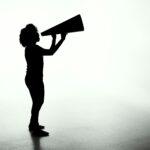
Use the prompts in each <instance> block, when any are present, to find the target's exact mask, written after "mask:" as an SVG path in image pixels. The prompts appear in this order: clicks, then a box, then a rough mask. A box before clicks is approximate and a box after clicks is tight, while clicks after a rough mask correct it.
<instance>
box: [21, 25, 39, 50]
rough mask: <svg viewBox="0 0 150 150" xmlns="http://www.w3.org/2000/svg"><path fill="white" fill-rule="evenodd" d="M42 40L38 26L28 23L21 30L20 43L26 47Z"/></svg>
mask: <svg viewBox="0 0 150 150" xmlns="http://www.w3.org/2000/svg"><path fill="white" fill-rule="evenodd" d="M39 40H40V38H39V33H38V30H37V28H36V27H35V26H34V25H33V24H28V25H26V27H25V28H23V29H22V30H21V32H20V43H21V44H22V46H24V47H26V46H29V45H33V44H36V42H38V41H39Z"/></svg>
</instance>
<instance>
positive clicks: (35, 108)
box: [20, 24, 66, 136]
mask: <svg viewBox="0 0 150 150" xmlns="http://www.w3.org/2000/svg"><path fill="white" fill-rule="evenodd" d="M65 37H66V34H65V33H64V34H61V39H60V41H59V42H58V43H57V44H56V35H52V44H51V47H50V48H49V49H44V48H42V47H40V46H38V45H36V43H37V42H38V41H39V40H40V38H39V33H38V30H37V28H36V27H35V26H34V25H33V24H28V25H27V26H26V27H25V28H23V29H22V30H21V32H20V43H21V44H22V46H23V47H25V59H26V62H27V71H26V76H25V83H26V86H27V88H28V89H29V92H30V95H31V98H32V109H31V119H30V123H29V130H30V131H31V132H32V133H33V134H34V135H37V136H48V135H49V133H48V132H46V131H43V130H42V129H44V126H41V125H39V122H38V117H39V111H40V109H41V106H42V104H43V102H44V83H43V65H44V62H43V56H45V55H53V54H54V53H55V52H56V51H57V49H58V48H59V47H60V46H61V44H62V43H63V41H64V40H65Z"/></svg>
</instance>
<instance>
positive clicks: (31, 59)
mask: <svg viewBox="0 0 150 150" xmlns="http://www.w3.org/2000/svg"><path fill="white" fill-rule="evenodd" d="M25 59H26V62H27V71H26V76H27V77H29V78H33V79H36V78H42V77H43V65H44V62H43V56H42V54H41V52H40V48H39V47H38V46H37V45H33V46H28V47H26V49H25Z"/></svg>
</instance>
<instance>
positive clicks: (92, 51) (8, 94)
mask: <svg viewBox="0 0 150 150" xmlns="http://www.w3.org/2000/svg"><path fill="white" fill-rule="evenodd" d="M149 8H150V2H149V1H148V0H125V1H124V0H113V1H112V0H80V1H79V0H76V1H71V0H63V1H59V0H55V1H51V0H26V1H19V0H13V1H8V0H5V1H0V19H1V21H0V22H1V23H0V41H1V43H0V91H1V92H0V114H1V120H2V124H1V125H3V126H4V125H6V124H7V121H8V120H12V122H19V123H20V125H22V124H25V125H24V126H25V127H26V126H27V125H28V121H29V117H30V108H31V99H30V95H29V93H28V90H27V88H26V86H25V84H24V76H25V73H26V62H25V59H24V48H23V47H21V45H20V44H19V34H20V30H21V29H22V28H24V27H25V25H26V24H28V23H33V24H35V25H36V26H37V27H38V29H39V32H42V31H44V30H46V29H48V28H50V27H52V26H54V25H56V24H58V23H60V22H63V21H65V20H67V19H69V18H71V17H73V16H75V15H77V14H81V16H82V19H83V23H84V27H85V31H84V32H79V33H72V34H68V35H67V37H66V41H65V42H64V43H63V45H62V46H61V47H60V49H59V50H58V51H57V52H56V53H55V55H54V56H50V57H48V56H47V57H45V58H44V62H45V64H44V82H45V92H46V93H45V104H44V106H43V109H42V111H41V120H42V121H43V122H45V123H48V122H49V124H50V125H51V126H59V128H60V127H62V126H64V128H65V126H66V124H72V125H73V126H76V125H77V124H79V123H80V124H81V126H82V125H83V126H84V125H85V124H87V123H88V124H95V125H96V124H99V123H100V120H101V119H102V118H103V121H105V119H106V118H107V119H108V118H109V119H110V120H111V119H112V120H113V115H112V113H113V110H112V107H110V108H109V104H111V105H115V108H114V109H115V111H116V109H117V110H119V114H120V112H121V111H123V112H127V111H128V109H125V110H122V108H123V106H124V105H125V106H127V108H130V109H133V110H138V111H140V112H142V113H143V112H144V113H148V114H149V108H150V92H149V91H150V79H149V76H150V69H149V67H150V59H149V57H150V51H149V50H150V21H149V18H150V9H149ZM38 44H39V45H41V46H43V47H45V48H48V47H49V46H50V45H51V36H48V37H41V42H40V43H38ZM106 102H107V104H106ZM105 104H106V105H107V106H108V107H106V105H105ZM119 104H120V105H121V106H122V107H121V108H120V107H119V106H120V105H119ZM116 105H117V106H118V105H119V106H118V107H117V108H116ZM103 106H104V107H103ZM105 107H106V109H105ZM103 112H104V115H102V114H101V113H103ZM139 114H140V113H139ZM115 115H116V114H115ZM128 115H129V116H130V113H129V114H128ZM19 123H18V124H19ZM115 125H117V121H116V120H115ZM14 126H15V124H14Z"/></svg>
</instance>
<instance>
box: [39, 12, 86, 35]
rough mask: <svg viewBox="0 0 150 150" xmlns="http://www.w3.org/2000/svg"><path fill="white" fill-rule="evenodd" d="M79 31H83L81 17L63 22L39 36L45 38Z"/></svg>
mask: <svg viewBox="0 0 150 150" xmlns="http://www.w3.org/2000/svg"><path fill="white" fill-rule="evenodd" d="M79 31H84V26H83V22H82V19H81V16H80V15H77V16H75V17H73V18H71V19H69V20H67V21H64V22H62V23H60V24H58V25H56V26H54V27H52V28H50V29H48V30H46V31H44V32H42V33H41V35H42V36H47V35H52V34H61V33H70V32H79Z"/></svg>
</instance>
